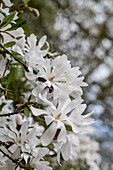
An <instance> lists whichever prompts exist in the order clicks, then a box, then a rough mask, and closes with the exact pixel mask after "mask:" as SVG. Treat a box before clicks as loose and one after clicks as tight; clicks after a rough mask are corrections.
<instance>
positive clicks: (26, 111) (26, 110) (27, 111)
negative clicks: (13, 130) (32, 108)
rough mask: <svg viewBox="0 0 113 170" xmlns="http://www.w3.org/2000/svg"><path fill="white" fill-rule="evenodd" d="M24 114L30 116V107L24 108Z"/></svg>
mask: <svg viewBox="0 0 113 170" xmlns="http://www.w3.org/2000/svg"><path fill="white" fill-rule="evenodd" d="M24 114H25V116H26V117H29V108H28V107H25V108H24Z"/></svg>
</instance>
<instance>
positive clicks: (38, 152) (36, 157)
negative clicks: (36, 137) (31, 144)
mask: <svg viewBox="0 0 113 170" xmlns="http://www.w3.org/2000/svg"><path fill="white" fill-rule="evenodd" d="M48 152H49V149H47V148H36V149H35V150H34V151H33V153H32V156H30V167H31V168H34V170H52V168H51V167H49V166H48V165H49V162H47V161H44V160H43V157H44V156H45V155H46V154H47V153H48ZM24 157H26V158H27V159H28V158H29V156H27V154H26V155H25V154H24ZM27 159H26V163H27Z"/></svg>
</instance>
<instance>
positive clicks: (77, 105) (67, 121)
mask: <svg viewBox="0 0 113 170" xmlns="http://www.w3.org/2000/svg"><path fill="white" fill-rule="evenodd" d="M39 96H40V98H41V99H42V100H43V101H44V102H45V103H46V104H48V105H49V106H48V107H47V108H46V110H42V109H36V108H34V107H32V106H31V111H32V113H33V115H35V116H39V115H42V114H43V115H44V117H45V122H46V124H47V125H49V124H51V125H50V126H49V128H48V129H47V130H46V131H45V132H44V134H43V136H42V137H41V141H42V145H44V146H47V145H48V144H50V143H51V141H52V140H53V138H54V137H55V134H56V132H57V130H58V129H60V133H59V134H58V137H57V140H58V142H60V141H62V142H64V143H65V141H66V135H67V132H66V127H65V125H69V126H71V128H72V131H73V132H74V133H82V132H84V131H85V127H86V128H87V126H88V125H90V124H92V123H94V120H93V119H91V118H88V117H89V116H90V115H91V114H87V115H82V113H83V111H84V110H85V108H86V105H85V104H81V103H82V99H81V98H77V99H75V100H72V101H71V100H70V99H69V98H68V99H67V100H66V101H65V100H63V99H59V100H58V102H56V103H55V104H54V105H53V103H52V102H50V101H48V100H47V99H46V94H44V95H43V96H41V95H39Z"/></svg>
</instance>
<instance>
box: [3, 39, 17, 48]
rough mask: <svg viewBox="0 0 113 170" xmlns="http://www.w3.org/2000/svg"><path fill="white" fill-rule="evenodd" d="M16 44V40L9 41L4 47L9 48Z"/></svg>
mask: <svg viewBox="0 0 113 170" xmlns="http://www.w3.org/2000/svg"><path fill="white" fill-rule="evenodd" d="M15 44H16V42H15V41H12V42H8V43H6V44H4V47H5V48H9V47H12V46H13V45H15Z"/></svg>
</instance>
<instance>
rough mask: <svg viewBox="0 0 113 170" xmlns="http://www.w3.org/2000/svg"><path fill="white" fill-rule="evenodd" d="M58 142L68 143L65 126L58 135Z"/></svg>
mask: <svg viewBox="0 0 113 170" xmlns="http://www.w3.org/2000/svg"><path fill="white" fill-rule="evenodd" d="M57 140H58V142H64V143H65V142H66V129H65V126H64V127H62V128H61V131H60V133H59V135H58V139H57Z"/></svg>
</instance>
